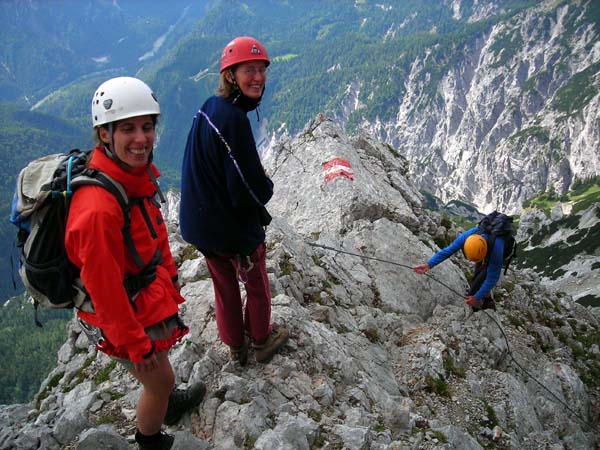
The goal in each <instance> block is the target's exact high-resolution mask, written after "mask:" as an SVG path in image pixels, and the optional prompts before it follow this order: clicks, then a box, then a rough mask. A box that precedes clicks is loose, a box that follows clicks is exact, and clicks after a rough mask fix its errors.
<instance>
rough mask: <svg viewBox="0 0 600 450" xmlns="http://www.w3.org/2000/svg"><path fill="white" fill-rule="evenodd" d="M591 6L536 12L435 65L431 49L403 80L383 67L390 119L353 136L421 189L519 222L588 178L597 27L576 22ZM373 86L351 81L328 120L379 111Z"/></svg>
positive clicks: (597, 105) (598, 135)
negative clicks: (391, 103) (406, 170)
mask: <svg viewBox="0 0 600 450" xmlns="http://www.w3.org/2000/svg"><path fill="white" fill-rule="evenodd" d="M446 3H452V9H453V11H455V12H456V11H457V12H458V13H457V14H455V15H454V16H455V17H456V18H457V19H458V18H460V17H462V16H463V14H464V13H465V12H466V11H469V9H470V8H474V9H475V10H477V11H478V12H477V13H473V14H472V16H471V17H469V21H472V22H477V21H479V20H482V19H483V18H490V16H491V13H494V14H499V13H500V11H499V10H498V8H500V6H499V4H490V2H480V5H479V6H477V5H476V4H475V5H474V2H461V1H453V2H446ZM483 3H485V5H483ZM591 5H592V3H587V4H585V3H584V2H575V3H573V2H567V3H557V2H555V1H551V0H545V1H541V2H537V4H536V5H535V6H534V7H532V8H527V9H526V10H525V11H523V12H521V13H520V14H517V15H515V16H511V18H510V20H500V21H498V23H496V24H495V25H494V26H493V28H492V29H491V31H490V32H489V33H485V34H482V35H481V37H480V38H479V39H477V40H474V41H472V42H471V41H470V42H469V43H467V44H464V45H462V44H458V46H457V47H458V48H456V49H454V50H448V52H449V53H450V54H448V55H446V54H445V55H444V57H443V60H442V61H440V57H439V55H437V56H434V55H435V54H436V53H435V50H436V49H435V46H434V47H433V48H431V49H429V50H430V51H426V52H424V53H425V54H424V55H423V56H422V57H419V58H417V59H415V60H413V61H412V62H411V65H410V73H409V74H408V75H405V74H404V73H403V72H402V70H403V69H402V68H400V67H398V68H396V67H390V68H389V70H390V72H391V74H390V75H389V77H390V79H393V77H398V78H399V79H402V80H404V88H405V89H404V94H403V96H402V97H401V98H399V99H398V100H397V102H398V103H399V106H398V108H397V112H396V115H395V117H394V118H393V119H392V120H390V119H383V120H380V119H379V118H378V119H377V120H374V119H373V118H370V119H368V120H365V121H364V122H363V123H362V124H360V125H359V126H360V127H361V128H362V129H364V130H368V133H369V134H371V135H374V136H377V137H378V138H379V139H380V140H381V141H383V142H389V143H390V144H392V145H393V146H395V147H396V148H398V149H399V150H400V151H401V152H402V154H404V155H405V156H406V157H407V158H408V160H409V161H410V162H411V169H410V170H411V175H412V178H413V181H414V182H415V184H417V185H418V186H419V187H421V188H423V189H425V190H427V191H430V192H432V193H434V194H435V195H436V196H437V197H439V198H441V199H442V200H443V201H444V202H448V201H451V200H455V199H458V200H463V201H467V202H469V203H472V204H474V205H476V206H477V207H478V209H479V210H480V211H483V212H486V213H487V212H491V210H493V209H498V210H502V211H506V212H508V213H517V212H518V211H519V209H520V206H521V204H522V202H523V201H524V200H525V199H527V198H528V197H531V196H533V195H534V194H535V193H537V192H540V191H544V190H550V189H553V190H554V191H556V192H558V193H564V192H566V190H567V189H568V188H569V187H570V186H571V185H572V183H573V182H574V181H575V180H576V179H580V180H581V179H587V178H590V177H593V176H597V175H598V174H600V157H599V155H598V148H599V145H600V126H599V122H598V117H599V114H600V94H599V91H598V89H597V88H593V87H592V86H595V85H596V86H597V65H598V62H599V61H600V39H599V34H598V33H599V30H598V27H597V26H596V27H594V26H593V25H592V24H591V23H590V22H586V21H585V20H581V19H582V16H584V15H585V14H586V13H584V12H582V9H583V10H588V13H589V14H593V13H591V12H590V11H589V9H590V8H591V7H592V6H591ZM486 8H487V10H486ZM483 10H486V11H485V12H483ZM448 61H451V63H448ZM395 70H397V71H399V72H400V73H399V74H395V73H394V71H395ZM380 83H381V81H380ZM378 84H379V83H373V82H370V80H361V79H360V74H357V81H356V82H355V83H353V84H351V85H349V86H348V88H347V90H346V93H345V95H344V96H343V97H342V98H340V99H339V102H338V104H339V105H340V106H339V107H337V108H336V109H335V110H334V111H333V116H334V117H335V118H336V119H337V120H339V121H340V122H342V123H345V122H346V121H347V120H348V118H350V117H352V118H355V117H356V116H359V117H360V115H361V113H362V111H361V108H365V107H374V108H378V107H380V105H377V104H375V105H373V104H372V103H371V102H370V97H371V96H373V93H372V92H371V89H373V90H375V89H377V88H378ZM371 86H372V87H371ZM588 88H589V89H591V90H590V91H589V95H587V96H585V95H583V94H581V93H582V92H583V90H584V89H588ZM575 92H578V93H580V94H579V95H578V94H575ZM357 97H358V98H357Z"/></svg>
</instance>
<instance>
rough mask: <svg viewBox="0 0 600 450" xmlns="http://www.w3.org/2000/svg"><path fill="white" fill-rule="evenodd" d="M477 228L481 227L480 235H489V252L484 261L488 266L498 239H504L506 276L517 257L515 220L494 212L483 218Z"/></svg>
mask: <svg viewBox="0 0 600 450" xmlns="http://www.w3.org/2000/svg"><path fill="white" fill-rule="evenodd" d="M477 226H478V227H479V230H478V231H477V233H478V234H487V235H488V239H487V248H488V252H487V255H486V256H485V259H484V262H485V264H486V265H487V264H488V263H489V260H490V257H491V255H492V251H493V250H494V244H495V243H496V237H498V236H501V237H502V238H503V239H504V254H503V256H502V259H503V262H504V275H506V272H507V270H508V266H509V264H510V262H511V261H512V259H513V258H514V257H515V256H516V255H517V241H516V240H515V230H514V228H513V218H512V217H511V216H507V215H506V214H502V213H499V212H498V211H494V212H492V213H490V214H488V215H487V216H485V217H483V218H482V219H481V220H480V221H479V223H478V225H477Z"/></svg>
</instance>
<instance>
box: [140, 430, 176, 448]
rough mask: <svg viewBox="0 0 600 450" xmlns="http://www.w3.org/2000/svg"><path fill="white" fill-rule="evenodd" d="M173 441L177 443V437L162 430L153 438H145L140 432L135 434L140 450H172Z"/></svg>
mask: <svg viewBox="0 0 600 450" xmlns="http://www.w3.org/2000/svg"><path fill="white" fill-rule="evenodd" d="M173 441H175V436H173V435H172V434H168V433H165V432H164V431H162V430H161V431H159V432H158V433H156V434H154V435H152V436H145V435H143V434H142V433H140V432H139V430H138V431H137V432H136V433H135V442H137V444H138V446H139V450H170V449H171V447H173Z"/></svg>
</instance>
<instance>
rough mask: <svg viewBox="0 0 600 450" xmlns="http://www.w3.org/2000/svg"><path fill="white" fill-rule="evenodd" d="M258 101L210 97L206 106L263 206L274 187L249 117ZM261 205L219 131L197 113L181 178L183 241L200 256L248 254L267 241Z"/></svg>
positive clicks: (243, 98) (180, 212) (180, 214)
mask: <svg viewBox="0 0 600 450" xmlns="http://www.w3.org/2000/svg"><path fill="white" fill-rule="evenodd" d="M257 105H258V102H256V101H253V100H252V99H249V98H247V97H245V96H243V95H242V96H240V97H238V99H237V100H236V101H235V103H234V102H233V98H231V97H230V98H224V97H220V96H213V97H210V98H209V99H208V100H207V101H206V102H205V103H204V105H203V106H202V111H204V112H205V113H206V114H207V115H208V117H210V120H211V122H212V123H213V124H214V125H215V126H216V127H217V128H218V129H219V131H220V132H221V135H222V136H223V137H224V138H225V140H226V141H227V143H228V144H229V147H230V148H231V150H232V153H233V156H234V158H235V160H236V161H237V163H238V165H239V168H240V170H241V172H242V174H243V176H244V178H245V179H246V181H247V182H248V184H249V186H250V188H251V189H252V191H253V192H254V194H255V195H256V196H257V197H258V199H259V200H260V202H261V203H262V204H266V203H267V202H268V201H269V199H270V198H271V197H272V195H273V182H272V181H271V180H270V179H269V178H268V177H267V175H266V174H265V172H264V169H263V167H262V164H261V161H260V158H259V155H258V152H257V150H256V144H255V142H254V136H253V135H252V128H251V126H250V121H249V120H248V118H247V117H246V113H247V112H249V111H251V110H253V109H255V108H256V107H257ZM259 210H260V206H259V205H258V203H257V202H256V200H254V198H252V196H251V194H250V193H249V192H248V189H247V187H246V186H245V185H244V182H243V180H242V178H241V177H240V174H239V173H238V171H237V170H236V167H235V165H234V163H233V161H232V160H231V158H230V157H229V156H228V155H227V148H226V147H225V145H224V144H223V142H222V141H221V139H220V138H219V136H218V134H217V133H216V131H215V130H214V129H213V128H212V127H211V126H210V125H209V123H208V122H207V120H206V119H205V118H204V117H203V116H202V115H201V114H200V112H198V113H197V114H196V116H195V117H194V121H193V123H192V127H191V129H190V132H189V135H188V139H187V144H186V147H185V154H184V156H183V168H182V176H181V204H180V211H179V225H180V228H181V234H182V236H183V239H185V240H186V241H187V242H189V243H191V244H193V245H195V246H196V247H197V248H198V249H200V250H201V251H205V252H207V253H218V254H231V255H233V254H241V255H249V254H250V253H251V252H252V251H253V250H254V249H255V248H256V247H257V246H258V245H259V244H261V243H263V242H264V240H265V231H264V228H263V227H262V225H261V223H260V217H259Z"/></svg>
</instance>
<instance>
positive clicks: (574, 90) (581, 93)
mask: <svg viewBox="0 0 600 450" xmlns="http://www.w3.org/2000/svg"><path fill="white" fill-rule="evenodd" d="M599 70H600V62H597V63H595V64H592V65H591V66H589V67H587V68H586V69H584V70H582V71H581V72H578V73H576V74H575V75H573V76H572V77H571V79H570V80H569V82H568V83H567V84H566V85H564V86H563V87H561V88H560V89H559V90H558V91H556V94H555V95H554V98H553V99H552V107H553V108H554V109H556V110H558V111H560V112H563V113H565V114H567V115H569V116H571V115H573V114H576V113H578V112H579V111H581V110H582V109H583V108H584V107H585V106H586V105H587V104H588V103H589V102H590V101H591V100H592V98H594V97H595V96H596V94H598V86H597V82H596V78H595V77H596V73H597V72H598V71H599Z"/></svg>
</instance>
